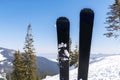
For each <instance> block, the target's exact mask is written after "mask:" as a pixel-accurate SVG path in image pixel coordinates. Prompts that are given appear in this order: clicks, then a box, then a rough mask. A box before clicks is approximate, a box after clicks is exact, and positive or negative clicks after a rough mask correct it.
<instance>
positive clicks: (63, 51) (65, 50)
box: [56, 17, 70, 80]
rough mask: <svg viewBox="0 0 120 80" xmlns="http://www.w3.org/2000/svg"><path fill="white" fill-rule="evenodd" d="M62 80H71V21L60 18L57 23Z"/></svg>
mask: <svg viewBox="0 0 120 80" xmlns="http://www.w3.org/2000/svg"><path fill="white" fill-rule="evenodd" d="M56 26H57V39H58V60H59V68H60V80H69V26H70V23H69V20H68V19H67V18H66V17H60V18H58V19H57V22H56Z"/></svg>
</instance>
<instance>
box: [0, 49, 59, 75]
mask: <svg viewBox="0 0 120 80" xmlns="http://www.w3.org/2000/svg"><path fill="white" fill-rule="evenodd" d="M14 52H15V50H13V49H7V48H2V47H0V72H2V71H3V70H4V69H5V70H7V71H11V70H12V61H13V60H14ZM37 65H38V70H39V72H40V74H41V75H42V76H45V75H46V74H47V75H50V76H52V75H55V74H58V73H59V68H58V65H57V62H54V61H52V60H49V59H47V58H44V57H40V56H37Z"/></svg>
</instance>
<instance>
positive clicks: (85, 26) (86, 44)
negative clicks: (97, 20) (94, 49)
mask: <svg viewBox="0 0 120 80" xmlns="http://www.w3.org/2000/svg"><path fill="white" fill-rule="evenodd" d="M93 21H94V12H93V11H92V10H91V9H89V8H85V9H83V10H81V12H80V32H79V67H78V80H87V76H88V67H89V56H90V46H91V39H92V29H93ZM56 26H57V40H58V59H59V68H60V69H59V71H60V80H69V39H70V38H69V30H70V22H69V20H68V19H67V18H66V17H60V18H58V19H57V21H56Z"/></svg>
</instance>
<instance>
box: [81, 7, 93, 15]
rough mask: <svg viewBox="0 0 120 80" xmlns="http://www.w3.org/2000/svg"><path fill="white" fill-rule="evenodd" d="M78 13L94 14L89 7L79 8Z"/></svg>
mask: <svg viewBox="0 0 120 80" xmlns="http://www.w3.org/2000/svg"><path fill="white" fill-rule="evenodd" d="M80 14H92V15H94V11H93V10H92V9H90V8H84V9H82V10H81V12H80Z"/></svg>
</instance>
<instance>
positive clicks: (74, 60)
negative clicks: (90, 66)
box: [70, 44, 79, 67]
mask: <svg viewBox="0 0 120 80" xmlns="http://www.w3.org/2000/svg"><path fill="white" fill-rule="evenodd" d="M78 55H79V52H78V45H77V44H76V45H75V50H74V51H70V66H73V65H74V66H75V67H77V66H78V58H79V56H78Z"/></svg>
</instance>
